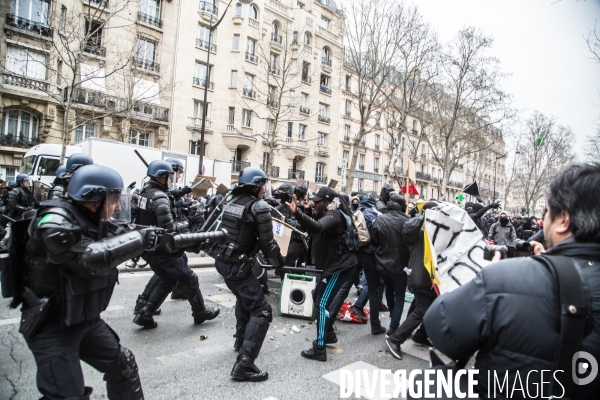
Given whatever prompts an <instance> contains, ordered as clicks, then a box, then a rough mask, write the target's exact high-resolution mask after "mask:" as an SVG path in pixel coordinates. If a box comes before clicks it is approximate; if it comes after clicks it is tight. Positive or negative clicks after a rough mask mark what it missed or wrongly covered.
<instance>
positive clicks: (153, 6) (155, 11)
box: [140, 0, 160, 19]
mask: <svg viewBox="0 0 600 400" xmlns="http://www.w3.org/2000/svg"><path fill="white" fill-rule="evenodd" d="M140 12H141V13H143V14H146V15H149V16H151V17H153V18H156V19H160V0H140Z"/></svg>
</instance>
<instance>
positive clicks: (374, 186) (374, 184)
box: [373, 181, 379, 193]
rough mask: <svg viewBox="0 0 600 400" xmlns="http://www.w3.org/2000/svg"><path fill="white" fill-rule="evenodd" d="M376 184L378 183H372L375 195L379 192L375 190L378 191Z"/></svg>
mask: <svg viewBox="0 0 600 400" xmlns="http://www.w3.org/2000/svg"><path fill="white" fill-rule="evenodd" d="M378 183H379V182H377V181H373V192H375V193H377V192H378V191H379V190H377V189H378V187H377V184H378Z"/></svg>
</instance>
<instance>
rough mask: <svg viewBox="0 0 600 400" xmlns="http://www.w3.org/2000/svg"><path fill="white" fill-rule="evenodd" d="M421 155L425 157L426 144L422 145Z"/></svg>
mask: <svg viewBox="0 0 600 400" xmlns="http://www.w3.org/2000/svg"><path fill="white" fill-rule="evenodd" d="M421 155H422V156H424V155H425V145H424V144H422V145H421Z"/></svg>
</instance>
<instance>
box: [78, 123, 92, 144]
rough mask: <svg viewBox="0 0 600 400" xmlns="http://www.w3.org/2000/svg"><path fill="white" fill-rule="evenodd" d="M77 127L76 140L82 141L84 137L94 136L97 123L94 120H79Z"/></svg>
mask: <svg viewBox="0 0 600 400" xmlns="http://www.w3.org/2000/svg"><path fill="white" fill-rule="evenodd" d="M76 123H77V125H78V126H77V128H76V129H75V140H74V142H75V143H77V142H81V141H82V140H83V139H87V138H90V137H94V136H96V135H95V125H94V123H93V122H89V121H88V122H83V121H77V122H76Z"/></svg>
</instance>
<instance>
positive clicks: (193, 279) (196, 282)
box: [189, 273, 200, 290]
mask: <svg viewBox="0 0 600 400" xmlns="http://www.w3.org/2000/svg"><path fill="white" fill-rule="evenodd" d="M189 282H190V286H191V287H192V289H194V290H196V289H198V288H200V281H199V280H198V275H196V274H195V273H192V276H191V277H190V281H189Z"/></svg>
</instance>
